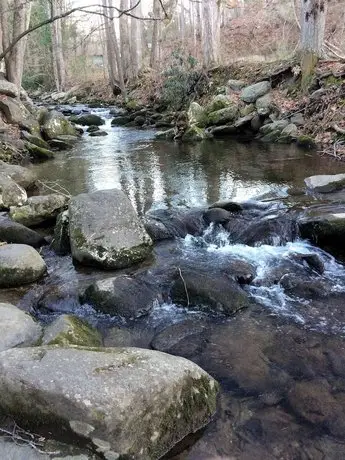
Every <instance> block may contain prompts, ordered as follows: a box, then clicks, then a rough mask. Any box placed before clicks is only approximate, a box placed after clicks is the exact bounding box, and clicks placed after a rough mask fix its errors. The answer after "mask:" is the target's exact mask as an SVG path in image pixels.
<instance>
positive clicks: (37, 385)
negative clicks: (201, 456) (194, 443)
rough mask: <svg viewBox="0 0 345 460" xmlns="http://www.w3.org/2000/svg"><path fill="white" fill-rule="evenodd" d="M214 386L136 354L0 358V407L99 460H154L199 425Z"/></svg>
mask: <svg viewBox="0 0 345 460" xmlns="http://www.w3.org/2000/svg"><path fill="white" fill-rule="evenodd" d="M217 391H218V385H217V383H216V382H215V380H214V379H213V378H212V377H210V376H209V375H208V374H207V373H206V372H204V371H203V370H202V369H201V368H200V367H198V366H197V365H196V364H194V363H192V362H190V361H187V360H186V359H184V358H179V357H175V356H171V355H167V354H164V353H160V352H157V351H151V350H143V349H139V348H106V349H103V350H102V349H100V348H96V349H83V348H60V347H54V348H51V347H36V348H21V349H20V348H18V349H12V350H6V351H3V352H2V353H1V354H0V392H1V395H2V397H1V400H0V406H1V408H2V411H3V413H7V414H10V415H11V416H13V417H14V418H15V420H16V421H18V423H21V424H23V423H26V425H28V426H30V427H32V425H33V424H35V425H36V426H37V425H39V426H41V427H42V428H44V426H45V425H46V423H47V422H49V424H50V425H53V426H55V427H56V428H57V430H58V431H60V429H62V428H65V429H66V428H67V429H69V430H70V431H71V432H73V433H75V434H77V435H80V436H83V437H84V438H85V439H86V440H88V441H89V442H91V443H92V445H93V447H94V449H95V450H96V449H97V450H98V452H100V453H102V454H103V455H104V457H105V458H118V457H117V456H119V457H121V458H122V457H123V458H135V459H137V460H147V459H150V460H158V459H159V458H161V457H162V456H163V455H164V454H165V453H167V452H168V451H169V450H170V449H171V448H172V447H173V446H174V445H175V444H176V443H178V442H179V441H180V440H181V439H183V438H184V437H185V436H187V435H188V434H190V433H194V432H196V431H197V430H199V429H200V428H202V427H204V426H205V425H206V424H207V423H208V422H209V421H210V418H211V417H212V416H213V414H214V413H215V410H216V396H217Z"/></svg>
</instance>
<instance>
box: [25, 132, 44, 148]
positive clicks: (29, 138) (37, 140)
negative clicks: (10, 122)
mask: <svg viewBox="0 0 345 460" xmlns="http://www.w3.org/2000/svg"><path fill="white" fill-rule="evenodd" d="M21 136H22V138H23V139H25V140H26V141H28V142H30V143H31V144H35V145H37V146H38V147H42V148H43V149H48V150H49V144H48V142H46V141H45V140H44V139H42V137H41V136H35V135H34V134H30V133H28V132H27V131H22V134H21Z"/></svg>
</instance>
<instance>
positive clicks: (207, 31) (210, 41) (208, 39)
mask: <svg viewBox="0 0 345 460" xmlns="http://www.w3.org/2000/svg"><path fill="white" fill-rule="evenodd" d="M215 4H216V0H202V50H203V64H204V67H206V68H207V67H210V66H211V65H212V64H215V63H216V62H217V56H216V41H217V34H215V27H214V8H215V7H217V5H215Z"/></svg>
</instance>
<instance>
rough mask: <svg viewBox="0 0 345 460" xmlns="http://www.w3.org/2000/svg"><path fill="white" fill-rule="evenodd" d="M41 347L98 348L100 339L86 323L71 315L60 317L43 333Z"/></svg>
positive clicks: (96, 332)
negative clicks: (73, 346)
mask: <svg viewBox="0 0 345 460" xmlns="http://www.w3.org/2000/svg"><path fill="white" fill-rule="evenodd" d="M42 345H59V346H61V347H68V346H70V345H79V346H85V347H100V346H102V338H101V335H100V333H99V332H98V331H97V330H96V329H94V328H93V327H92V326H90V325H89V324H88V323H87V322H86V321H84V320H82V319H80V318H77V317H76V316H73V315H61V316H59V318H57V319H56V320H55V321H53V322H52V323H51V324H50V325H49V326H48V327H47V328H46V330H45V331H44V335H43V338H42Z"/></svg>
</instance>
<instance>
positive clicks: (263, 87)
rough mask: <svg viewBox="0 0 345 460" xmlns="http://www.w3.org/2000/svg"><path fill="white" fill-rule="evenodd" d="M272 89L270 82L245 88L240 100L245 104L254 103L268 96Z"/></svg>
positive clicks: (262, 82)
mask: <svg viewBox="0 0 345 460" xmlns="http://www.w3.org/2000/svg"><path fill="white" fill-rule="evenodd" d="M270 89H271V83H270V82H269V81H261V82H259V83H255V84H254V85H250V86H247V87H246V88H244V89H243V90H242V92H241V96H240V98H241V100H242V101H243V102H248V103H253V102H256V100H257V99H259V97H261V96H264V95H265V94H267V93H268V92H269V90H270Z"/></svg>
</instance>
